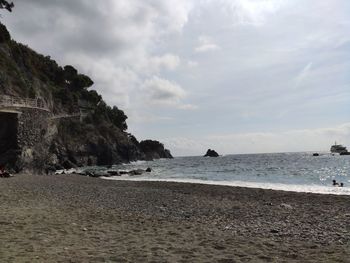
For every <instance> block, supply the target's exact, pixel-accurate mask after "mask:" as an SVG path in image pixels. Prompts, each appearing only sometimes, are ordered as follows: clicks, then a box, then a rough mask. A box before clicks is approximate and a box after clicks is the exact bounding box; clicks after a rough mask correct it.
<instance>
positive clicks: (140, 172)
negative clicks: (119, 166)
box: [129, 169, 144, 176]
mask: <svg viewBox="0 0 350 263" xmlns="http://www.w3.org/2000/svg"><path fill="white" fill-rule="evenodd" d="M143 172H144V170H142V169H137V170H132V171H130V172H129V175H130V176H133V175H142V174H143Z"/></svg>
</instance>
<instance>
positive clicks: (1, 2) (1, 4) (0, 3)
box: [0, 0, 15, 12]
mask: <svg viewBox="0 0 350 263" xmlns="http://www.w3.org/2000/svg"><path fill="white" fill-rule="evenodd" d="M14 7H15V5H14V4H13V3H12V2H11V3H9V2H7V1H6V0H0V9H7V10H8V11H9V12H12V8H14Z"/></svg>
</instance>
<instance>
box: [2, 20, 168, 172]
mask: <svg viewBox="0 0 350 263" xmlns="http://www.w3.org/2000/svg"><path fill="white" fill-rule="evenodd" d="M92 85H93V81H92V80H91V79H90V78H89V77H88V76H86V75H83V74H79V73H78V71H77V70H76V69H75V68H74V67H72V66H69V65H68V66H65V67H60V66H59V65H58V64H57V63H56V62H55V61H54V60H52V59H51V58H50V57H48V56H43V55H40V54H38V53H36V52H35V51H33V50H32V49H30V48H29V47H27V46H25V45H22V44H20V43H17V42H15V41H13V40H11V37H10V34H9V32H8V31H7V29H6V27H5V26H4V25H2V24H1V23H0V165H5V166H6V168H7V169H11V170H13V171H15V172H21V171H35V172H39V173H44V172H45V173H50V172H51V171H54V170H56V169H61V168H71V167H77V166H88V165H112V164H119V163H125V162H130V161H136V160H151V159H154V158H172V156H171V154H170V152H169V151H168V150H166V149H165V148H164V146H163V145H162V144H161V143H159V142H157V141H151V140H146V141H143V142H139V141H138V140H137V139H136V138H135V137H134V136H133V135H131V134H130V133H128V132H127V124H126V119H127V116H126V115H125V114H124V112H123V111H122V110H120V109H119V108H117V107H115V106H114V107H110V106H108V105H107V104H106V103H105V102H104V101H103V99H102V97H101V96H100V95H99V94H98V93H97V92H96V91H94V90H89V88H90V87H91V86H92Z"/></svg>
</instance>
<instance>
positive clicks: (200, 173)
mask: <svg viewBox="0 0 350 263" xmlns="http://www.w3.org/2000/svg"><path fill="white" fill-rule="evenodd" d="M147 167H151V168H152V172H151V173H145V174H143V175H141V176H132V177H129V176H122V177H112V178H105V179H109V180H138V181H174V182H188V183H203V184H214V185H230V186H242V187H253V188H264V189H275V190H284V191H296V192H313V193H323V194H342V195H350V156H339V155H332V154H330V153H320V156H318V157H314V156H312V153H274V154H245V155H226V156H221V157H218V158H209V157H178V158H175V159H161V160H156V161H152V162H142V161H141V162H136V163H131V164H126V165H118V166H113V168H112V169H123V170H131V169H146V168H147ZM98 169H99V170H101V169H102V170H103V169H107V168H98ZM333 179H335V180H337V181H338V182H343V183H344V187H334V186H332V180H333Z"/></svg>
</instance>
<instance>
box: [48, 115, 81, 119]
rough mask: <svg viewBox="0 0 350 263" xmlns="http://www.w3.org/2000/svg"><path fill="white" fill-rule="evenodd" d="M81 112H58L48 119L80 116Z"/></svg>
mask: <svg viewBox="0 0 350 263" xmlns="http://www.w3.org/2000/svg"><path fill="white" fill-rule="evenodd" d="M81 116H82V114H80V113H73V114H58V115H54V116H52V117H51V118H50V119H51V120H56V119H64V118H76V117H79V118H80V117H81Z"/></svg>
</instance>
